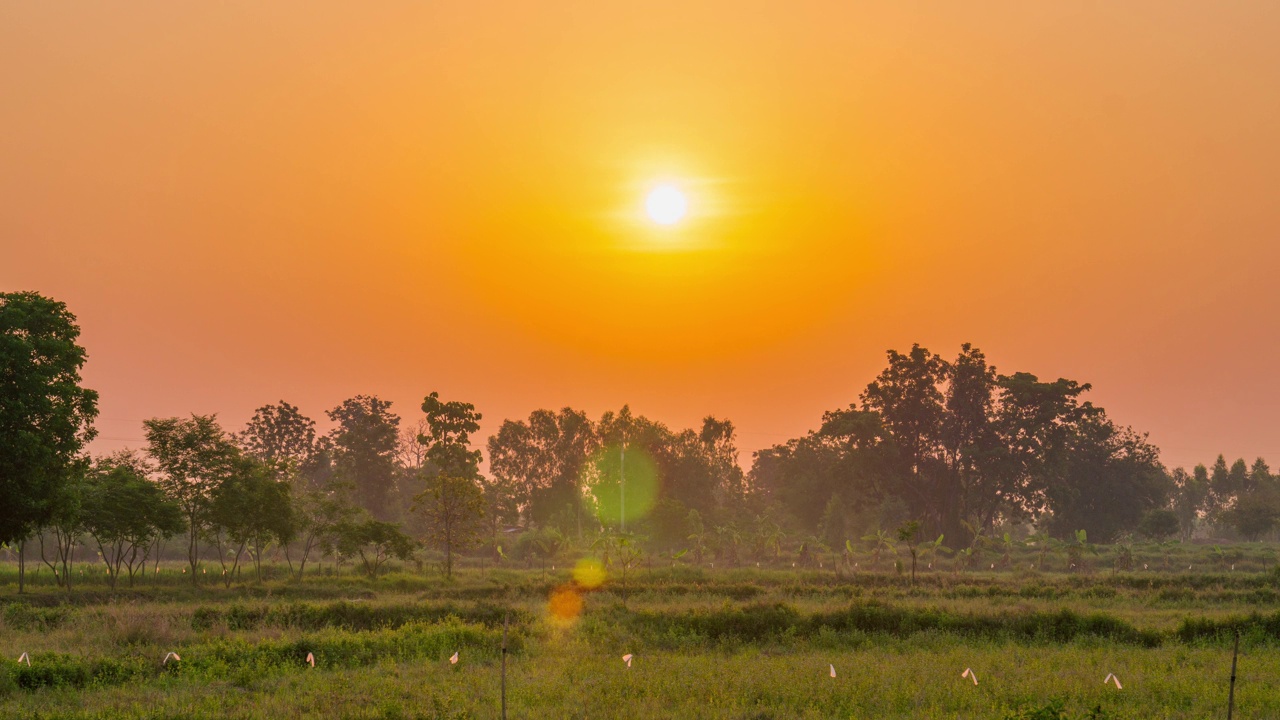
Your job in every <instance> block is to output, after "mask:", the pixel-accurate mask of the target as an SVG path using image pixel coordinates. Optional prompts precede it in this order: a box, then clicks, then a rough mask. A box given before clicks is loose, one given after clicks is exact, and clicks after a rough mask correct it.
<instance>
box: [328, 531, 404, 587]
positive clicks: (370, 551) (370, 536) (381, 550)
mask: <svg viewBox="0 0 1280 720" xmlns="http://www.w3.org/2000/svg"><path fill="white" fill-rule="evenodd" d="M334 536H335V539H336V546H337V550H338V552H340V553H342V554H343V555H346V556H348V557H351V556H358V557H359V558H360V565H361V567H362V568H363V569H364V572H365V574H366V575H368V576H369V577H370V578H374V579H376V578H377V577H378V572H379V570H380V569H381V568H382V566H383V564H385V563H386V561H387V560H390V559H391V558H397V559H400V560H408V559H409V558H410V557H412V556H413V551H414V549H415V544H414V542H413V538H410V537H409V536H408V535H405V534H404V533H402V532H400V528H399V527H397V526H396V525H395V524H394V523H389V522H382V521H380V520H374V519H372V518H367V519H365V520H362V521H344V522H342V523H339V524H338V525H336V526H335V527H334Z"/></svg>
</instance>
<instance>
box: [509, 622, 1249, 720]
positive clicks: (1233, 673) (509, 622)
mask: <svg viewBox="0 0 1280 720" xmlns="http://www.w3.org/2000/svg"><path fill="white" fill-rule="evenodd" d="M510 623H511V611H510V610H508V611H507V612H506V614H505V615H503V616H502V720H507V626H508V625H509V624H510ZM1233 674H1234V673H1233Z"/></svg>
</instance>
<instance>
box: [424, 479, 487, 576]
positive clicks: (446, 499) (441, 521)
mask: <svg viewBox="0 0 1280 720" xmlns="http://www.w3.org/2000/svg"><path fill="white" fill-rule="evenodd" d="M413 503H414V504H413V507H414V510H416V511H417V512H419V513H422V516H423V520H424V524H425V526H426V529H427V530H426V535H427V541H428V542H429V543H430V544H432V545H434V546H435V547H437V548H439V549H440V551H441V552H443V553H444V558H445V560H444V567H445V575H446V576H448V577H452V576H453V555H454V553H456V552H460V551H462V550H465V549H466V548H468V547H470V546H471V545H473V544H475V542H476V541H477V540H479V539H480V532H481V529H482V528H483V522H482V521H483V519H484V504H485V503H484V496H483V495H482V494H481V492H480V487H479V485H477V484H476V481H475V480H472V479H471V478H465V477H456V476H453V475H435V476H432V477H430V478H428V479H427V489H426V490H423V491H422V492H421V493H419V494H418V496H417V497H416V498H414V501H413Z"/></svg>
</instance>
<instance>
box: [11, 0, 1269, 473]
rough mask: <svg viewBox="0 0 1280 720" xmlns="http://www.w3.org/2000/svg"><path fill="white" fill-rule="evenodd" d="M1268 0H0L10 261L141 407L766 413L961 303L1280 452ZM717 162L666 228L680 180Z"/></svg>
mask: <svg viewBox="0 0 1280 720" xmlns="http://www.w3.org/2000/svg"><path fill="white" fill-rule="evenodd" d="M1277 38H1280V4H1277V3H1273V2H1239V3H1232V2H1224V3H1206V2H1198V1H1197V2H1170V1H1169V0H1160V1H1159V2H1119V3H1084V2H1070V3H1047V2H1030V3H1029V2H1024V1H1022V0H1018V1H1013V2H1007V3H982V2H963V3H904V2H898V1H896V0H894V1H886V2H879V3H875V2H841V3H836V2H810V3H800V2H786V3H783V2H771V3H763V2H745V1H744V0H724V1H722V2H702V3H698V2H689V0H680V1H679V2H665V1H650V2H644V3H606V2H599V1H598V0H583V1H582V2H549V1H547V0H538V1H536V2H534V1H531V2H520V3H516V2H505V3H504V2H486V3H477V2H405V3H396V2H378V3H348V2H342V3H328V2H316V1H315V0H308V1H307V2H280V1H274V2H270V3H248V2H245V3H172V2H131V3H123V4H122V3H97V4H79V3H77V4H67V3H40V2H6V3H3V4H0V289H4V290H16V289H30V290H38V291H40V292H43V293H46V294H48V295H52V296H54V297H56V298H58V299H61V300H64V301H66V302H67V303H68V304H69V305H70V307H71V309H72V311H73V312H75V313H76V314H77V315H78V316H79V318H80V321H81V325H82V327H83V330H84V335H83V340H84V343H85V345H86V347H87V348H88V350H89V353H90V360H89V364H88V366H87V367H86V370H85V377H86V380H87V382H88V384H89V385H90V386H92V387H94V388H96V389H98V390H99V391H100V392H101V393H102V402H101V410H102V417H101V419H100V422H99V428H100V430H101V433H102V436H103V439H102V440H100V441H99V442H98V447H99V448H100V449H106V448H110V447H117V446H120V445H127V444H133V445H138V444H140V438H141V430H140V422H141V420H142V419H143V418H147V417H152V416H157V415H175V414H186V413H189V412H193V411H194V412H201V413H208V412H217V413H218V414H219V415H220V417H221V418H223V420H224V421H225V422H226V423H227V424H228V425H229V426H232V427H238V426H239V425H240V424H242V423H243V422H244V421H245V420H246V419H247V418H248V416H249V415H250V413H251V412H252V410H253V408H254V407H256V406H258V405H262V404H264V403H267V402H273V401H276V400H279V399H285V400H288V401H290V402H293V403H295V404H297V405H299V406H301V408H302V409H303V410H304V411H305V412H307V413H308V414H310V415H312V416H313V417H316V418H317V419H322V418H323V411H324V410H325V409H327V408H330V407H333V406H334V405H336V404H338V403H339V402H340V401H341V400H342V399H344V398H346V397H349V396H351V395H354V394H356V393H376V394H378V395H381V396H383V397H385V398H389V399H391V400H394V401H395V403H396V409H397V410H399V411H400V412H401V413H402V415H405V416H406V417H416V416H417V415H418V414H419V412H418V406H419V404H420V403H421V400H422V397H423V395H425V394H426V393H428V392H430V391H432V390H438V391H440V392H441V394H442V395H443V396H445V397H446V398H447V399H462V400H467V401H471V402H474V403H475V404H476V405H477V407H478V408H479V409H480V411H481V412H483V413H484V414H485V417H486V427H485V430H486V432H487V431H489V430H492V429H494V428H495V427H496V425H497V423H498V422H499V421H500V420H501V419H503V418H516V417H524V416H526V415H527V414H528V413H529V411H531V410H533V409H535V408H539V407H551V408H556V407H560V406H564V405H571V406H573V407H576V408H581V409H585V410H587V411H588V412H589V413H590V414H591V415H593V416H596V415H598V414H599V413H600V412H601V411H603V410H605V409H610V408H617V407H619V406H620V405H622V404H623V403H630V404H631V406H632V408H633V409H634V410H635V411H636V412H639V413H643V414H645V415H648V416H650V417H652V418H655V419H658V420H662V421H664V422H666V423H668V424H669V425H672V426H676V427H684V426H688V425H692V424H694V423H696V422H698V421H699V419H700V418H701V417H702V416H704V415H707V414H714V415H716V416H719V417H728V418H730V419H732V420H733V421H734V422H735V423H736V424H737V426H738V428H739V431H740V444H741V446H742V448H743V450H744V454H743V460H744V462H749V460H750V455H749V451H750V450H753V449H758V448H760V447H763V446H766V445H770V444H773V443H775V442H780V441H782V440H785V439H786V438H788V437H792V436H795V435H798V434H801V433H803V432H804V431H806V430H808V429H811V428H813V427H815V426H816V424H817V423H818V421H819V418H820V415H821V413H822V411H823V410H827V409H832V408H836V407H843V406H845V405H847V404H848V403H850V402H852V401H854V400H855V399H856V397H857V395H858V393H859V392H860V391H861V389H862V388H863V387H864V386H865V385H866V383H867V382H868V381H869V380H870V379H871V378H872V377H873V376H874V375H875V374H876V373H877V372H879V370H880V369H881V368H882V367H883V365H884V351H885V350H886V349H887V348H890V347H892V348H898V349H904V350H905V349H907V348H909V347H910V345H911V343H912V342H919V343H921V344H923V345H925V346H926V347H929V348H930V349H933V350H935V351H939V352H942V353H944V354H946V355H948V356H952V355H954V354H955V352H956V350H957V349H958V346H959V345H960V343H962V342H966V341H968V342H973V343H974V344H976V345H977V346H979V347H981V348H982V349H983V350H985V351H986V353H987V355H988V358H989V359H990V360H991V361H992V362H993V363H994V364H995V365H996V366H997V367H998V368H999V369H1000V370H1001V371H1005V372H1012V371H1014V370H1025V371H1029V372H1033V373H1036V374H1038V375H1040V376H1041V377H1043V378H1057V377H1059V376H1066V377H1069V378H1072V379H1076V380H1079V381H1082V382H1091V383H1093V385H1094V388H1095V390H1094V392H1093V393H1092V397H1093V399H1094V400H1095V401H1096V402H1098V403H1100V404H1102V405H1104V406H1105V407H1107V408H1108V410H1109V411H1110V412H1111V414H1112V416H1113V417H1114V418H1115V419H1116V420H1118V421H1119V422H1121V423H1124V424H1130V425H1133V426H1134V427H1136V428H1138V429H1140V430H1146V431H1149V432H1150V433H1151V438H1152V440H1153V441H1154V442H1155V443H1156V444H1157V445H1159V446H1160V447H1161V448H1162V449H1163V450H1164V459H1165V461H1166V463H1168V464H1170V465H1178V464H1193V463H1195V462H1199V461H1205V462H1208V461H1211V460H1212V459H1213V457H1214V456H1216V454H1217V453H1219V452H1225V453H1227V455H1228V456H1230V457H1235V456H1238V455H1244V456H1247V457H1249V458H1252V457H1254V456H1257V455H1263V456H1265V457H1269V458H1271V460H1272V462H1273V464H1280V432H1278V417H1280V373H1278V372H1277V370H1276V367H1277V364H1278V359H1280V321H1278V318H1280V282H1278V279H1277V269H1280V247H1278V243H1277V241H1278V240H1280V237H1278V236H1280V42H1277ZM660 180H668V181H671V182H674V183H676V184H677V185H679V186H680V187H682V188H683V189H684V190H685V191H686V192H687V194H688V197H689V203H690V214H689V217H688V219H687V222H685V223H683V224H681V225H679V226H677V227H676V228H675V229H671V230H663V229H660V228H657V227H655V226H653V225H651V224H649V223H647V222H646V221H645V219H644V217H643V212H642V203H643V196H644V193H645V191H646V190H647V189H648V188H649V187H651V186H652V185H653V184H654V183H655V182H658V181H660Z"/></svg>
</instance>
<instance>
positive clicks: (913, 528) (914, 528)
mask: <svg viewBox="0 0 1280 720" xmlns="http://www.w3.org/2000/svg"><path fill="white" fill-rule="evenodd" d="M938 539H939V540H941V539H942V538H938ZM898 542H900V543H902V544H903V545H905V546H906V547H907V552H909V553H910V554H911V584H912V586H914V585H915V584H916V559H917V558H918V557H919V555H920V522H919V521H917V520H911V521H909V522H906V523H904V524H903V525H902V527H900V528H898Z"/></svg>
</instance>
